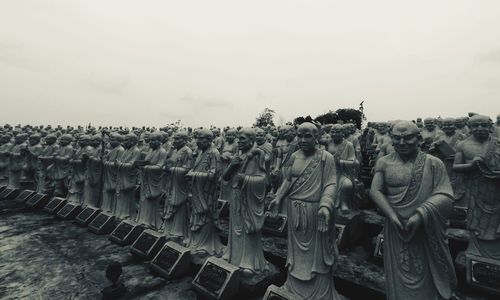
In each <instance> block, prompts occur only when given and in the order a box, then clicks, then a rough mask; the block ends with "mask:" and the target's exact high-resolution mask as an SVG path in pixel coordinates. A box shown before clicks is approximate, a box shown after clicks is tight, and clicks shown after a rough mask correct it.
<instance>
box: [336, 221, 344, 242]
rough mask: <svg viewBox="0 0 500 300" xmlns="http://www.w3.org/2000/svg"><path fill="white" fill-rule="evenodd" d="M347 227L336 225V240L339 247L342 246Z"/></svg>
mask: <svg viewBox="0 0 500 300" xmlns="http://www.w3.org/2000/svg"><path fill="white" fill-rule="evenodd" d="M344 231H345V225H342V224H335V238H336V242H337V245H340V243H341V241H342V238H343V237H344Z"/></svg>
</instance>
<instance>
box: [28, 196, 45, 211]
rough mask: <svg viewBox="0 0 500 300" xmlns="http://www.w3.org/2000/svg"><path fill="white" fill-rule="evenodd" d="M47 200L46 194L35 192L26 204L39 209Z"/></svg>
mask: <svg viewBox="0 0 500 300" xmlns="http://www.w3.org/2000/svg"><path fill="white" fill-rule="evenodd" d="M48 202H49V196H48V195H47V194H39V193H36V194H35V195H34V196H32V197H31V198H29V199H28V200H27V201H26V206H28V207H29V208H32V209H40V208H42V207H44V206H45V205H47V203H48Z"/></svg>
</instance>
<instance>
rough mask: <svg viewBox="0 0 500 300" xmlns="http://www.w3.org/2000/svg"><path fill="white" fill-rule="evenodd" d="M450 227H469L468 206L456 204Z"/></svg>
mask: <svg viewBox="0 0 500 300" xmlns="http://www.w3.org/2000/svg"><path fill="white" fill-rule="evenodd" d="M450 227H453V228H462V229H466V228H467V207H463V206H455V207H453V210H452V212H451V215H450Z"/></svg>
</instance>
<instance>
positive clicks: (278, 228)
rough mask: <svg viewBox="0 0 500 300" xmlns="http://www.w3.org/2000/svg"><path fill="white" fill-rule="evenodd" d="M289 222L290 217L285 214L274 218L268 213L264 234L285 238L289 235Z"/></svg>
mask: <svg viewBox="0 0 500 300" xmlns="http://www.w3.org/2000/svg"><path fill="white" fill-rule="evenodd" d="M287 221H288V217H287V216H285V215H283V214H278V215H277V216H276V217H273V216H271V214H270V213H268V212H267V213H266V216H265V219H264V226H263V227H262V233H264V234H267V235H274V236H282V237H284V236H286V234H287V230H286V224H287Z"/></svg>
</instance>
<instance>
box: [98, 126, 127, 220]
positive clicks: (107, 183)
mask: <svg viewBox="0 0 500 300" xmlns="http://www.w3.org/2000/svg"><path fill="white" fill-rule="evenodd" d="M121 142H122V136H121V135H120V134H119V133H111V134H110V136H109V144H110V147H111V150H110V151H109V152H108V153H106V154H105V155H104V157H103V159H102V160H103V164H104V165H103V187H102V203H101V209H102V210H103V211H105V212H109V213H111V214H114V213H115V207H116V201H115V200H116V186H117V181H118V163H119V162H120V161H121V158H122V155H123V152H124V151H125V149H123V146H122V145H121V144H120V143H121Z"/></svg>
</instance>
